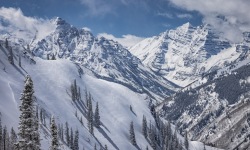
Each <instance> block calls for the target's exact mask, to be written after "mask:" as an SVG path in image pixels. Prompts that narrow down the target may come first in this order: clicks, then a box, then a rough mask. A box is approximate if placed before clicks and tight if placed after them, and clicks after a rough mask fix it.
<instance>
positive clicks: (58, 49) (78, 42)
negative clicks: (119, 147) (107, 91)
mask: <svg viewBox="0 0 250 150" xmlns="http://www.w3.org/2000/svg"><path fill="white" fill-rule="evenodd" d="M53 22H54V24H55V25H56V30H55V31H54V32H53V33H51V34H49V35H48V36H46V37H45V38H44V39H42V40H41V41H38V42H36V43H35V42H34V43H33V44H32V46H31V47H32V51H33V53H34V55H36V56H38V57H41V58H43V59H47V58H52V56H55V58H56V59H68V60H71V61H73V62H75V63H77V64H79V65H82V66H84V67H85V68H87V69H89V70H90V71H91V72H92V73H93V74H95V75H96V76H97V77H99V78H102V79H106V80H108V81H113V82H116V83H120V84H123V85H126V86H127V87H129V88H131V89H133V90H134V91H136V92H140V93H148V94H149V95H152V97H153V98H155V99H163V98H164V97H166V96H169V95H170V94H171V93H173V92H174V91H175V90H176V88H177V86H176V85H175V84H173V83H171V82H169V81H168V80H166V79H164V78H162V77H160V76H157V75H155V74H154V73H152V72H151V71H150V70H149V69H148V68H147V67H145V66H144V65H143V64H142V63H141V61H140V60H139V59H138V58H137V57H135V56H134V55H132V54H131V53H130V52H129V51H128V50H127V49H126V48H124V47H123V46H122V45H120V44H119V43H117V42H115V41H113V40H108V39H105V38H103V37H100V38H96V37H94V36H93V34H92V33H91V32H90V31H88V30H85V29H77V28H75V27H74V26H72V25H70V24H68V23H67V22H66V21H65V20H63V19H61V18H56V19H55V20H53Z"/></svg>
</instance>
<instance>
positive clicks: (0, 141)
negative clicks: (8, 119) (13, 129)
mask: <svg viewBox="0 0 250 150" xmlns="http://www.w3.org/2000/svg"><path fill="white" fill-rule="evenodd" d="M2 143H3V127H2V120H1V113H0V149H1V148H2Z"/></svg>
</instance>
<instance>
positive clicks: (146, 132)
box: [142, 115, 148, 138]
mask: <svg viewBox="0 0 250 150" xmlns="http://www.w3.org/2000/svg"><path fill="white" fill-rule="evenodd" d="M147 128H148V127H147V119H146V117H145V116H144V115H143V118H142V134H143V136H144V137H145V138H148V131H147V130H148V129H147Z"/></svg>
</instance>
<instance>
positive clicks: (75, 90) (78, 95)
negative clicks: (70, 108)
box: [70, 79, 81, 101]
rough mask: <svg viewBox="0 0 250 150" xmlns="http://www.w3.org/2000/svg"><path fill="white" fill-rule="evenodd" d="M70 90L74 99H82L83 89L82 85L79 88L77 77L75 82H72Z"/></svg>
mask: <svg viewBox="0 0 250 150" xmlns="http://www.w3.org/2000/svg"><path fill="white" fill-rule="evenodd" d="M70 91H71V99H72V101H75V100H81V89H80V87H78V88H77V84H76V79H75V80H74V82H73V84H71V86H70Z"/></svg>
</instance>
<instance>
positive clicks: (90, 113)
mask: <svg viewBox="0 0 250 150" xmlns="http://www.w3.org/2000/svg"><path fill="white" fill-rule="evenodd" d="M88 105H89V108H88V114H87V119H88V128H89V132H90V134H92V135H93V134H94V127H93V110H92V100H91V99H89V104H88Z"/></svg>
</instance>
